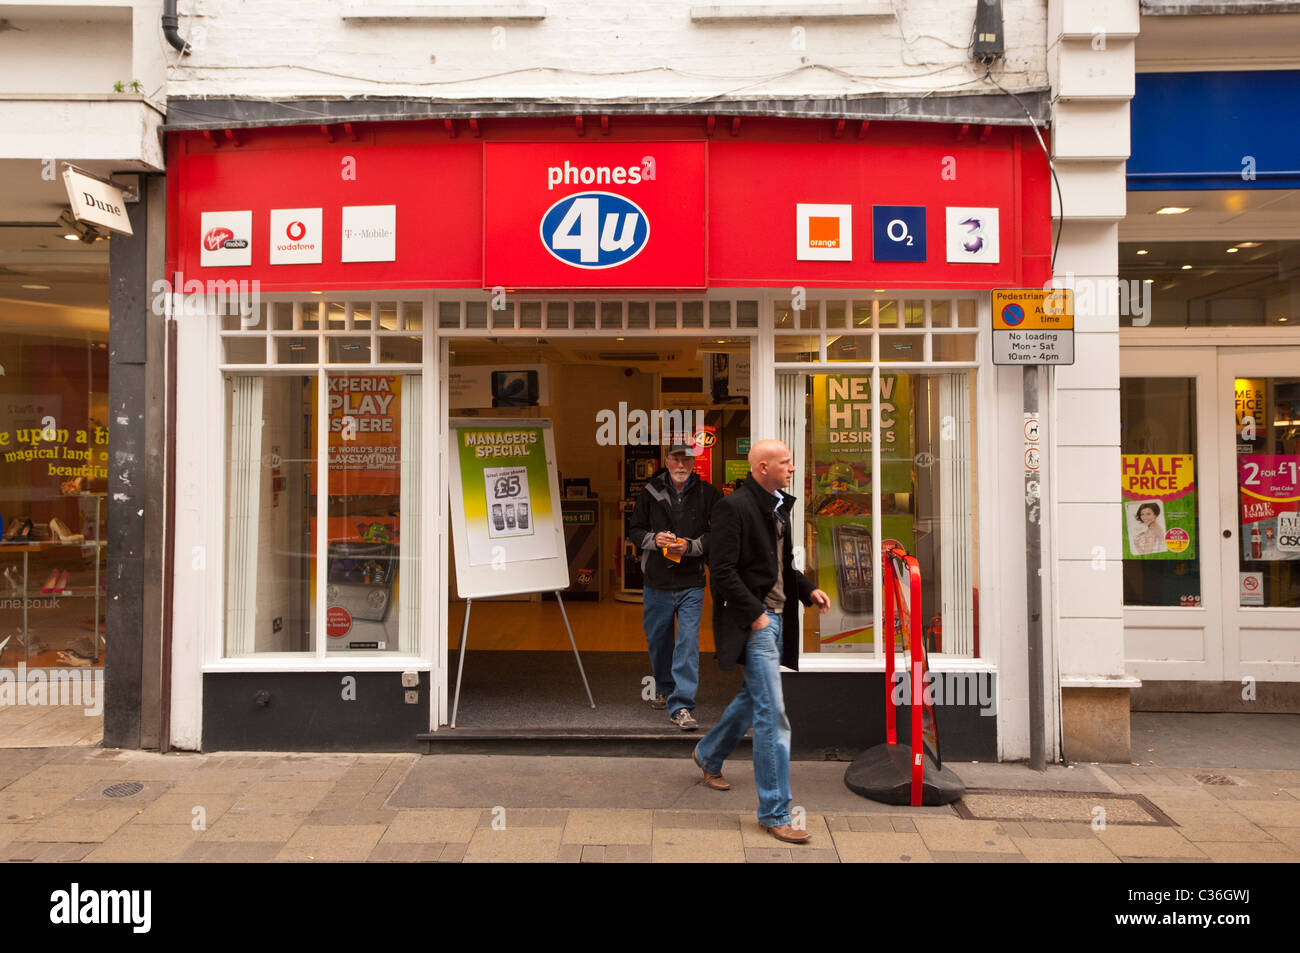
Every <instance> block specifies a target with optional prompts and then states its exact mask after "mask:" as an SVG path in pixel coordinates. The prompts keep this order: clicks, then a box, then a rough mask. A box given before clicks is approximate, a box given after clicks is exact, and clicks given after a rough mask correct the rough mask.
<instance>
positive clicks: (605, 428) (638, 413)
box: [596, 400, 706, 447]
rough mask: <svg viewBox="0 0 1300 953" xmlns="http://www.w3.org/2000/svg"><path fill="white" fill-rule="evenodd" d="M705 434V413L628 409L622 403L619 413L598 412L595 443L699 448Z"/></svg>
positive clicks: (698, 411)
mask: <svg viewBox="0 0 1300 953" xmlns="http://www.w3.org/2000/svg"><path fill="white" fill-rule="evenodd" d="M703 433H706V431H705V429H704V411H702V410H628V408H627V401H625V400H621V401H619V403H618V409H617V410H613V409H609V408H606V409H604V410H598V411H596V443H597V444H598V445H599V446H602V447H614V446H633V447H653V446H659V445H660V444H673V443H684V444H686V445H688V446H696V445H698V443H699V442H700V439H701V437H700V435H701V434H703Z"/></svg>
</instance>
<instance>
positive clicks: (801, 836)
mask: <svg viewBox="0 0 1300 953" xmlns="http://www.w3.org/2000/svg"><path fill="white" fill-rule="evenodd" d="M761 826H762V828H763V830H765V831H767V832H768V833H769V834H771V835H772V836H773V837H775V838H776V839H777V840H779V841H785V842H786V843H787V844H806V843H808V842H809V841H810V840H812V835H811V834H809V833H808V832H807V831H801V830H797V829H796V828H795V827H794V825H792V824H781V825H778V826H777V827H768V826H767V825H766V824H763V825H761Z"/></svg>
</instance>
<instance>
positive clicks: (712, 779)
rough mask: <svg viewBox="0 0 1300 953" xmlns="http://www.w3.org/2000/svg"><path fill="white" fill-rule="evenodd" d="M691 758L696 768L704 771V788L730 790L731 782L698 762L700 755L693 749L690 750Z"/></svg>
mask: <svg viewBox="0 0 1300 953" xmlns="http://www.w3.org/2000/svg"><path fill="white" fill-rule="evenodd" d="M691 760H692V761H694V762H695V766H696V767H697V768H699V769H700V770H701V771H702V772H704V786H705V787H706V788H713V790H715V791H730V790H731V782H729V781H728V780H727V779H726V778H724V777H723V776H722V775H720V774H713V773H711V772H710V771H709V770H708V769H706V768H705V767H704V765H702V764H700V756H699V755H698V754H696V753H695V751H694V750H692V751H691Z"/></svg>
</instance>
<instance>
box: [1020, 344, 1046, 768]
mask: <svg viewBox="0 0 1300 953" xmlns="http://www.w3.org/2000/svg"><path fill="white" fill-rule="evenodd" d="M1021 374H1022V375H1024V377H1023V384H1024V405H1025V420H1026V421H1027V422H1028V421H1030V420H1033V421H1038V420H1040V419H1041V418H1040V417H1039V413H1038V365H1037V364H1026V365H1025V366H1024V367H1023V368H1021ZM1040 434H1041V427H1039V426H1038V425H1037V423H1035V430H1034V434H1033V435H1034V437H1035V438H1036V439H1035V442H1037V438H1038V437H1039V436H1040ZM1025 437H1026V441H1028V439H1029V426H1028V423H1026V428H1025ZM1031 453H1035V454H1037V456H1036V457H1035V459H1034V464H1035V465H1036V466H1038V467H1040V469H1030V454H1031ZM1041 459H1042V455H1041V450H1030V449H1026V450H1025V596H1026V600H1025V606H1026V612H1027V617H1028V621H1029V767H1030V768H1031V769H1033V770H1034V771H1044V770H1046V768H1047V762H1046V758H1045V756H1044V752H1043V749H1044V743H1043V742H1044V737H1043V736H1044V734H1045V721H1046V719H1045V717H1044V710H1043V679H1044V668H1043V578H1042V573H1043V523H1042V518H1043V509H1042V496H1043V494H1042V487H1043V481H1042V477H1041V475H1040V474H1041V473H1042V470H1041V462H1040V461H1041Z"/></svg>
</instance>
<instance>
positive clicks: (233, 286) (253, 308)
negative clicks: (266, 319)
mask: <svg viewBox="0 0 1300 953" xmlns="http://www.w3.org/2000/svg"><path fill="white" fill-rule="evenodd" d="M151 290H152V292H153V301H152V302H151V303H150V307H151V308H152V309H153V313H154V314H157V315H163V314H168V313H170V314H171V315H172V316H173V317H177V318H179V317H198V316H199V315H205V314H207V315H213V314H237V315H239V323H240V326H241V327H244V328H251V327H255V326H256V325H257V324H258V323H259V322H260V321H261V315H262V282H261V281H259V280H258V279H256V278H254V279H252V280H248V279H242V278H241V279H239V280H238V281H236V280H235V279H233V278H231V279H228V280H225V281H222V280H220V279H217V278H208V279H206V280H200V279H198V278H188V279H187V278H186V277H185V272H183V271H178V272H177V273H176V280H175V282H172V281H171V280H170V279H167V278H159V279H158V280H157V281H155V282H154V283H153V285H152V286H151ZM169 300H170V303H171V309H170V311H169V310H168V302H169Z"/></svg>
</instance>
